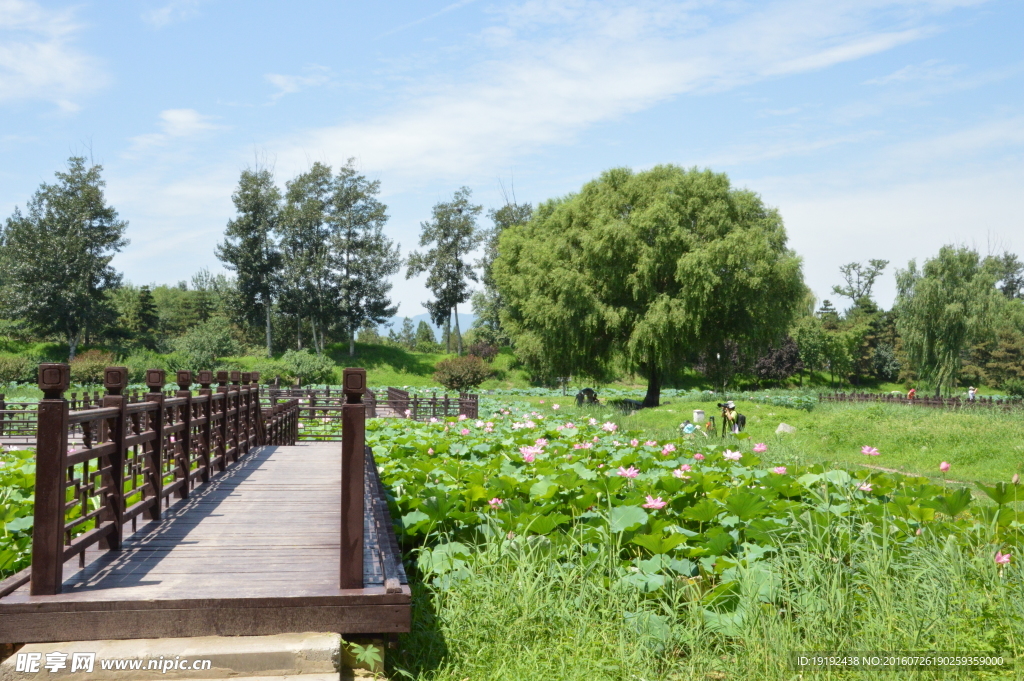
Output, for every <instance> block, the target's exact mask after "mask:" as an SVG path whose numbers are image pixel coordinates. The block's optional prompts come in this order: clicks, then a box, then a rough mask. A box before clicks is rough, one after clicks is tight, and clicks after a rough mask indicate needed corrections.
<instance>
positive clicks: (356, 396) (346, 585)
mask: <svg viewBox="0 0 1024 681" xmlns="http://www.w3.org/2000/svg"><path fill="white" fill-rule="evenodd" d="M365 391H366V369H345V370H344V372H342V392H344V393H345V404H344V405H342V407H341V565H340V582H339V584H340V588H342V589H362V588H363V476H364V470H363V466H364V465H365V460H364V459H365V447H366V406H365V405H364V404H363V393H364V392H365Z"/></svg>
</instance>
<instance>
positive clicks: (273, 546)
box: [0, 364, 411, 643]
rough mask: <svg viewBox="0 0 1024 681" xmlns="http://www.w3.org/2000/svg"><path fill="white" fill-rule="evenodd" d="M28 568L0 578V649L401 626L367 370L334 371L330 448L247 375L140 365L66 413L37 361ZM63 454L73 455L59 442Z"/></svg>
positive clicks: (399, 588)
mask: <svg viewBox="0 0 1024 681" xmlns="http://www.w3.org/2000/svg"><path fill="white" fill-rule="evenodd" d="M39 377H40V380H39V387H40V389H42V390H43V393H44V398H43V399H42V400H40V402H39V407H38V430H37V436H36V452H37V454H36V456H37V465H36V493H35V519H34V525H33V547H32V565H31V567H30V568H28V569H26V570H24V571H22V572H20V573H18V574H16V575H14V576H13V577H10V578H8V579H7V580H4V581H2V582H0V643H30V642H47V641H67V640H95V639H132V638H159V637H167V636H177V637H180V636H206V635H223V636H241V635H263V634H277V633H286V632H306V631H323V632H337V633H343V634H369V635H381V634H394V633H397V632H404V631H409V627H410V622H411V593H410V590H409V586H408V583H407V580H406V577H405V573H404V570H403V568H402V563H401V559H400V554H399V551H398V546H397V542H396V540H395V536H394V532H393V529H392V526H391V518H390V516H389V513H388V508H387V503H386V499H385V495H384V488H383V486H382V485H381V482H380V479H379V477H378V474H377V467H376V465H375V463H374V460H373V453H372V452H371V450H370V449H369V448H368V447H366V445H365V438H364V434H365V418H366V405H365V404H364V403H363V401H362V398H363V395H364V393H365V391H366V372H365V371H364V370H363V369H346V370H345V372H344V379H343V395H344V400H345V401H344V404H341V405H339V407H338V410H339V411H340V414H341V418H340V420H341V422H342V433H343V436H342V442H341V444H340V445H339V444H338V443H332V442H314V443H298V442H297V439H298V432H299V409H300V406H299V402H298V400H297V399H288V400H285V401H282V402H279V403H277V404H273V405H268V406H267V408H264V407H263V406H261V402H260V388H259V385H258V382H257V381H258V378H259V376H258V374H248V373H241V372H230V374H229V373H228V372H218V374H217V377H216V383H217V384H218V386H217V387H216V389H213V388H212V385H213V384H214V382H215V381H214V376H213V374H212V372H209V371H201V372H199V373H198V383H199V384H200V385H201V388H200V390H199V391H198V392H199V394H198V395H193V394H192V391H191V390H190V386H191V385H192V383H193V378H194V377H193V375H192V373H191V372H187V371H185V372H178V375H177V377H176V378H177V384H178V387H179V390H178V391H177V392H176V393H174V395H173V396H170V397H169V396H167V395H165V394H164V386H165V383H166V381H165V376H164V372H163V371H160V370H151V371H149V372H147V380H146V384H147V386H148V387H149V393H148V394H147V395H146V397H145V400H144V401H140V402H131V401H130V400H128V399H126V396H125V395H123V394H122V393H123V391H124V389H125V387H126V384H127V370H126V369H124V368H123V367H110V368H108V369H107V370H106V379H105V381H104V386H105V388H106V394H105V396H103V398H102V404H101V405H100V406H92V407H90V408H87V409H71V408H70V405H69V402H68V400H66V399H65V397H64V393H65V392H66V391H67V390H68V387H69V378H70V376H69V370H68V367H67V365H64V364H44V365H41V366H40V370H39ZM72 443H74V444H72Z"/></svg>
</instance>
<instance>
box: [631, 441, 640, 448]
mask: <svg viewBox="0 0 1024 681" xmlns="http://www.w3.org/2000/svg"><path fill="white" fill-rule="evenodd" d="M638 444H640V440H630V441H629V446H630V447H636V446H637V445H638Z"/></svg>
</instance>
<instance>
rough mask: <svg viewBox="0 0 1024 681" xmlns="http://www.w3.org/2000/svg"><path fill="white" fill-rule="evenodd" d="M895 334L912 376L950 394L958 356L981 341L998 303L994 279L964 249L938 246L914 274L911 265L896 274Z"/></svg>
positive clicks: (977, 258)
mask: <svg viewBox="0 0 1024 681" xmlns="http://www.w3.org/2000/svg"><path fill="white" fill-rule="evenodd" d="M896 285H897V297H896V310H897V311H898V317H897V328H898V329H899V333H900V336H901V338H902V340H903V347H904V349H905V351H906V352H907V355H908V356H909V358H910V361H911V364H912V365H913V367H914V369H915V370H916V371H917V373H918V375H919V376H920V377H921V378H922V379H923V380H925V381H927V382H929V383H931V384H932V385H933V386H934V387H935V394H936V396H938V395H940V394H941V391H942V388H943V387H946V388H947V389H949V388H952V387H953V386H954V385H955V383H956V380H957V378H958V375H959V372H960V366H961V358H962V356H963V354H964V351H965V350H966V349H967V348H969V347H970V346H971V345H972V344H973V343H977V342H979V341H981V340H982V339H984V338H985V337H986V336H987V335H988V333H989V331H990V329H991V319H992V316H993V312H994V310H995V307H996V305H997V304H998V302H999V300H1000V298H1001V297H1000V296H999V292H998V291H997V289H996V288H995V275H994V274H993V273H992V272H991V270H990V269H988V268H986V267H984V266H983V264H982V261H981V257H980V256H979V255H978V253H977V252H976V251H974V250H971V249H969V248H966V247H954V246H943V247H942V248H941V249H940V250H939V254H938V255H937V256H936V257H934V258H931V259H929V260H926V261H925V263H924V266H923V267H922V268H921V269H920V270H918V269H917V265H916V263H915V262H914V261H913V260H911V261H910V263H909V264H908V265H907V269H905V270H898V271H897V273H896Z"/></svg>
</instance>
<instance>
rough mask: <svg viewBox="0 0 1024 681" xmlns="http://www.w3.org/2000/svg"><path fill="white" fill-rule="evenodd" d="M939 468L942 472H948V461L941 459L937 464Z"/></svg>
mask: <svg viewBox="0 0 1024 681" xmlns="http://www.w3.org/2000/svg"><path fill="white" fill-rule="evenodd" d="M939 470H940V471H942V472H943V473H946V472H948V471H949V463H947V462H946V461H943V462H942V463H940V464H939Z"/></svg>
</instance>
